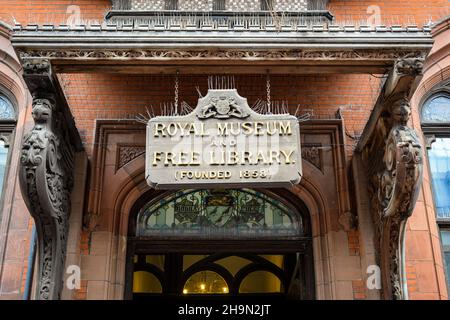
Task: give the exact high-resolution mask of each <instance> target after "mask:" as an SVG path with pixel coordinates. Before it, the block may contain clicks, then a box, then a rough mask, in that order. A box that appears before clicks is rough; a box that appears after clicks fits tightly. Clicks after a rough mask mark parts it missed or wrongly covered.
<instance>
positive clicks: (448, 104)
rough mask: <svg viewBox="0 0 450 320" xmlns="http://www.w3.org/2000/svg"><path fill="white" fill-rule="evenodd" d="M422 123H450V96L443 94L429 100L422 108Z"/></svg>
mask: <svg viewBox="0 0 450 320" xmlns="http://www.w3.org/2000/svg"><path fill="white" fill-rule="evenodd" d="M422 122H424V123H442V122H447V123H450V94H446V93H442V94H439V95H436V96H434V97H432V98H431V99H429V100H428V101H427V102H426V103H425V104H424V105H423V108H422Z"/></svg>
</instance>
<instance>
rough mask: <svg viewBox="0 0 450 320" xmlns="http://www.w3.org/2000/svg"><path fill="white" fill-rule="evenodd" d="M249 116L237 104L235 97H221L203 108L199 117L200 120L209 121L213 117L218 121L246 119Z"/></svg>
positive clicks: (214, 98)
mask: <svg viewBox="0 0 450 320" xmlns="http://www.w3.org/2000/svg"><path fill="white" fill-rule="evenodd" d="M249 115H250V114H248V113H247V112H246V111H245V110H244V109H243V108H241V107H240V106H239V105H238V104H237V103H236V101H235V99H234V98H233V97H229V96H221V97H213V98H211V100H210V102H209V104H207V105H206V106H204V107H202V108H201V110H200V112H199V113H198V114H197V117H198V118H199V119H208V118H211V117H214V118H217V119H228V118H230V117H235V118H240V119H244V118H247V117H248V116H249Z"/></svg>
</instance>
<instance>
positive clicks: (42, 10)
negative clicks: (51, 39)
mask: <svg viewBox="0 0 450 320" xmlns="http://www.w3.org/2000/svg"><path fill="white" fill-rule="evenodd" d="M74 5H75V6H79V8H80V11H79V12H80V18H81V20H82V21H83V22H85V23H86V22H88V21H91V22H93V21H94V20H97V21H98V22H100V23H101V22H102V21H103V19H104V16H105V14H106V12H108V11H109V10H110V8H111V1H109V0H58V1H53V0H1V1H0V20H4V21H6V22H7V23H10V24H14V21H17V22H18V23H21V24H27V23H38V24H45V23H50V24H65V23H67V19H68V18H69V17H71V16H73V14H75V13H76V12H77V11H74V10H76V8H74V7H70V6H74Z"/></svg>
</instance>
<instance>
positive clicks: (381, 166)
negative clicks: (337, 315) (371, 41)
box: [357, 59, 423, 299]
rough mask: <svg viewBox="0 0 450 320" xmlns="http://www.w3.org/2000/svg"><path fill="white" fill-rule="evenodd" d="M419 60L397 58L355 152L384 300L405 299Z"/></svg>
mask: <svg viewBox="0 0 450 320" xmlns="http://www.w3.org/2000/svg"><path fill="white" fill-rule="evenodd" d="M422 65H423V61H422V60H421V59H404V60H400V61H398V62H397V63H396V65H395V66H394V69H393V70H392V71H391V73H390V75H389V77H388V78H387V80H386V82H385V85H384V87H383V90H382V92H381V94H380V96H379V98H378V101H377V104H376V106H375V108H374V110H373V113H372V115H371V118H370V120H369V123H368V125H367V127H366V128H365V130H364V132H363V135H362V137H361V140H360V142H359V144H358V148H357V150H358V151H360V152H362V159H363V162H364V163H365V166H366V170H367V175H368V178H369V179H368V180H369V181H370V182H369V194H370V197H371V211H372V217H373V220H374V223H375V227H376V237H377V239H376V240H377V241H376V244H377V258H378V261H379V264H380V267H381V273H382V286H383V297H384V298H385V299H407V298H408V293H407V287H406V280H405V279H406V277H405V271H404V269H405V268H404V233H405V226H406V221H407V219H408V218H409V217H410V216H411V214H412V211H413V209H414V205H415V203H416V200H417V196H418V191H419V188H420V185H421V180H422V161H423V148H422V146H421V143H420V140H419V138H418V137H417V134H416V132H415V131H414V130H413V129H412V128H410V127H409V126H408V121H409V118H410V115H411V108H410V104H409V98H410V97H411V95H412V93H413V92H414V89H415V87H414V85H415V83H416V82H417V80H418V79H417V77H418V76H419V75H420V74H421V70H422Z"/></svg>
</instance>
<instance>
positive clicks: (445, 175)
mask: <svg viewBox="0 0 450 320" xmlns="http://www.w3.org/2000/svg"><path fill="white" fill-rule="evenodd" d="M428 160H429V163H430V171H431V180H432V184H433V194H434V202H435V207H436V214H437V218H438V219H450V138H436V141H435V142H433V144H432V145H431V149H429V150H428Z"/></svg>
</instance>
